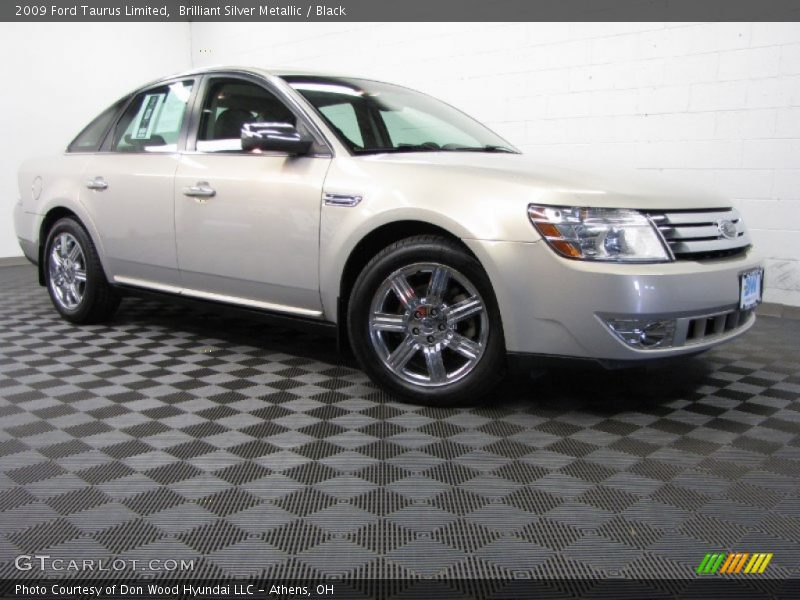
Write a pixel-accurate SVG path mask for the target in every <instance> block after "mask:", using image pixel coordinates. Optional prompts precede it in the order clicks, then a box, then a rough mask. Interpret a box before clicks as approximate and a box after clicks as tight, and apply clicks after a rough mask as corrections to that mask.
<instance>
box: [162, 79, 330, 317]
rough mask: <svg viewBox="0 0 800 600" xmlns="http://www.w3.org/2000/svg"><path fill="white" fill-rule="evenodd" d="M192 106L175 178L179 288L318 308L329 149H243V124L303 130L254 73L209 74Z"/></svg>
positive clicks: (297, 309) (248, 302)
mask: <svg viewBox="0 0 800 600" xmlns="http://www.w3.org/2000/svg"><path fill="white" fill-rule="evenodd" d="M197 104H198V106H199V118H198V119H197V121H198V122H197V125H196V127H193V131H191V132H190V134H189V138H188V142H187V151H186V153H184V154H183V155H182V157H181V159H180V163H179V165H178V169H177V173H176V176H175V230H176V242H177V252H178V264H179V265H180V271H181V280H182V282H183V288H184V294H186V295H187V296H195V297H200V298H207V299H211V300H218V301H223V302H230V303H234V304H239V305H243V306H252V307H257V308H262V309H266V310H272V311H278V312H283V313H289V314H296V315H302V316H311V317H319V316H321V314H322V313H321V309H322V307H321V301H320V295H319V272H318V269H319V223H320V209H321V204H322V185H323V182H324V180H325V175H326V173H327V171H328V166H329V164H330V161H331V156H330V152H329V151H328V150H327V148H326V147H324V146H320V145H318V144H315V148H316V149H315V150H312V152H311V153H310V154H309V155H308V156H289V155H287V154H282V153H265V152H260V151H249V152H245V151H243V150H242V145H241V129H242V126H243V125H244V124H246V123H253V122H262V123H263V122H270V123H275V122H281V123H291V124H293V125H295V126H297V127H298V129H301V130H303V128H304V124H303V121H302V117H301V116H300V115H298V114H296V112H295V111H293V110H292V109H290V108H289V107H288V106H287V105H286V104H285V103H284V102H283V101H282V100H281V99H280V97H279V95H278V94H276V93H275V92H273V91H272V90H270V89H268V87H267V86H266V85H265V84H264V83H263V82H260V81H259V80H257V79H251V78H247V77H239V76H234V75H232V76H227V75H226V76H223V75H214V76H211V75H209V76H207V77H206V78H205V80H204V83H203V90H202V91H201V93H200V95H199V96H198V99H197ZM305 131H306V132H307V133H309V134H310V131H309V130H308V129H306V130H305Z"/></svg>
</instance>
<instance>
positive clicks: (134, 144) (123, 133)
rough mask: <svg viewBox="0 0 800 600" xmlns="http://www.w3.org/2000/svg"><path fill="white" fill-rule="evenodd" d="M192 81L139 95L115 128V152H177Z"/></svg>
mask: <svg viewBox="0 0 800 600" xmlns="http://www.w3.org/2000/svg"><path fill="white" fill-rule="evenodd" d="M192 84H193V82H192V81H177V82H175V83H170V84H167V85H163V86H160V87H157V88H152V89H149V90H147V91H146V92H142V93H141V94H139V95H137V96H136V97H135V98H134V99H133V102H131V103H130V105H129V106H128V109H127V110H126V111H125V114H123V115H122V118H121V119H120V120H119V122H118V123H117V126H116V127H115V128H114V137H113V139H112V142H111V150H112V151H113V152H176V151H177V149H178V136H179V135H180V132H181V126H182V125H183V119H184V117H185V116H186V106H187V103H188V101H189V96H190V95H191V93H192Z"/></svg>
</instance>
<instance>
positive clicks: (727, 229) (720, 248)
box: [645, 208, 750, 260]
mask: <svg viewBox="0 0 800 600" xmlns="http://www.w3.org/2000/svg"><path fill="white" fill-rule="evenodd" d="M645 213H646V214H647V216H649V217H650V219H651V220H652V221H653V223H654V224H655V225H656V227H658V231H659V232H660V233H661V235H662V236H663V237H664V241H665V242H666V243H667V244H668V245H669V248H670V250H671V251H672V254H673V255H674V256H675V258H676V259H677V260H701V259H704V258H723V257H726V256H735V255H737V254H742V253H744V252H745V251H746V250H747V248H748V247H749V246H750V236H749V235H748V233H747V230H746V229H745V227H744V223H743V222H742V218H741V216H740V215H739V212H738V211H737V210H736V209H733V208H716V209H707V210H669V211H667V210H658V211H645ZM726 224H727V225H726ZM726 234H727V235H726Z"/></svg>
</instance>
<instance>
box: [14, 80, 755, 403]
mask: <svg viewBox="0 0 800 600" xmlns="http://www.w3.org/2000/svg"><path fill="white" fill-rule="evenodd" d="M19 189H20V199H19V203H18V204H17V207H16V212H15V224H16V231H17V236H18V238H19V241H20V244H21V246H22V249H23V251H24V253H25V255H26V256H27V257H28V258H29V259H30V260H32V261H33V262H35V263H37V264H38V265H39V272H40V281H41V283H42V284H44V285H46V286H47V290H48V292H49V294H50V296H51V297H52V300H53V304H54V305H55V307H56V310H58V312H59V313H61V315H63V316H64V318H66V319H68V320H70V321H73V322H76V323H90V322H97V321H101V320H104V319H108V318H109V317H110V316H111V315H112V313H113V312H114V310H115V309H116V307H117V305H118V302H119V297H120V295H122V294H123V293H125V292H129V291H135V290H139V291H141V290H147V291H150V292H157V293H163V294H168V295H172V296H180V297H184V298H191V299H194V300H204V301H210V302H214V303H222V304H225V305H233V306H238V307H241V308H244V309H249V310H251V311H258V312H260V313H264V314H268V315H273V316H282V317H283V318H284V319H285V320H288V321H297V320H303V321H306V322H315V323H317V324H319V325H321V326H325V327H328V328H330V329H331V330H332V331H336V332H337V333H338V335H339V337H340V340H342V341H346V342H347V343H348V344H349V346H350V347H351V348H352V350H353V352H354V353H355V355H356V357H357V358H358V360H359V362H360V364H361V365H362V367H363V368H364V370H365V371H366V372H367V373H368V374H369V375H370V376H371V377H372V378H373V379H374V380H375V381H376V382H377V383H378V384H380V385H381V386H382V387H383V388H384V389H386V390H388V391H389V392H391V393H393V394H396V395H399V396H402V397H405V398H409V399H413V400H416V401H422V402H431V403H438V404H447V403H452V402H456V401H460V400H464V399H471V398H475V397H478V396H480V395H481V394H483V393H485V392H486V391H487V390H488V389H489V388H490V387H491V386H492V385H493V384H494V383H495V382H496V381H497V379H498V378H499V377H500V375H501V374H502V373H503V371H504V369H505V367H506V366H507V365H515V364H518V365H526V364H532V363H531V360H530V359H541V358H542V357H549V358H559V357H572V358H584V359H594V360H597V361H599V362H601V363H604V364H606V365H610V364H614V365H616V364H641V363H642V362H643V361H648V360H651V359H662V358H666V357H672V356H677V355H685V354H692V353H696V352H699V351H702V350H705V349H708V348H710V347H712V346H714V345H716V344H719V343H721V342H724V341H726V340H729V339H731V338H733V337H735V336H737V335H739V334H741V333H743V332H744V331H746V330H747V329H748V328H749V327H750V326H751V325H752V324H753V321H754V318H755V316H754V308H755V306H756V305H757V304H758V302H759V301H760V299H761V289H762V279H763V276H762V274H763V270H762V267H761V265H760V263H759V262H758V261H757V260H755V259H754V258H753V257H752V255H751V253H750V239H749V236H748V233H747V231H746V229H745V227H744V224H743V222H742V219H741V217H740V215H739V213H738V212H737V211H736V210H735V209H733V208H732V207H731V204H730V203H729V202H727V201H725V200H721V199H717V198H714V197H706V196H703V195H700V194H698V193H696V192H693V191H687V190H685V189H683V188H681V187H677V186H674V185H667V184H665V183H664V182H663V181H662V180H661V179H660V178H658V177H657V176H656V177H655V178H647V177H645V176H643V175H641V174H636V173H633V174H626V175H619V174H616V173H613V174H612V173H611V172H609V171H602V172H600V173H595V174H593V175H592V174H587V173H584V172H581V171H579V170H575V169H570V168H566V167H564V166H558V165H555V164H548V163H547V162H536V161H532V160H530V159H529V158H526V157H525V156H523V155H522V154H521V153H520V152H519V151H517V150H516V149H514V148H513V147H512V146H510V145H509V144H508V142H506V141H504V140H503V139H502V138H500V137H499V136H498V135H496V134H495V133H493V132H492V131H490V130H488V129H487V128H486V127H484V126H483V125H481V124H480V123H478V122H476V121H474V120H473V119H471V118H469V117H468V116H466V115H464V114H463V113H461V112H459V111H458V110H456V109H454V108H452V107H451V106H449V105H447V104H444V103H442V102H440V101H437V100H435V99H433V98H431V97H429V96H426V95H424V94H421V93H418V92H415V91H412V90H409V89H407V88H403V87H399V86H396V85H390V84H386V83H379V82H376V81H371V80H366V79H357V78H349V77H332V76H322V75H313V74H303V73H294V72H283V71H279V72H276V71H269V72H268V71H263V70H259V69H240V68H228V69H206V70H199V71H194V72H190V73H187V74H185V75H180V76H176V77H170V78H167V79H164V80H161V81H158V82H155V83H152V84H150V85H147V86H145V87H143V88H141V89H139V90H137V91H135V92H133V93H131V94H130V95H128V96H126V97H124V98H122V99H121V100H120V101H119V102H117V103H115V104H114V105H113V106H111V107H110V108H109V109H107V110H106V111H105V112H103V113H102V114H101V115H100V116H98V117H97V118H96V119H95V120H94V121H92V122H91V123H90V124H89V125H88V126H87V127H86V128H85V129H84V130H83V131H82V132H81V133H80V134H79V135H78V137H77V138H75V140H74V141H73V142H72V143H71V144H70V145H69V147H68V149H67V150H66V152H65V153H64V154H63V155H61V156H58V157H53V158H47V159H37V160H30V161H28V162H26V163H25V164H24V165H23V167H22V170H21V173H20V178H19Z"/></svg>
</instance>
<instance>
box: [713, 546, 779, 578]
mask: <svg viewBox="0 0 800 600" xmlns="http://www.w3.org/2000/svg"><path fill="white" fill-rule="evenodd" d="M772 556H773V554H772V552H769V553H767V552H756V553H754V554H750V553H749V552H731V553H724V552H715V553H708V554H706V555H705V557H704V558H703V560H702V561H701V562H700V565H699V566H698V567H697V574H698V575H714V574H719V575H736V574H739V573H747V574H761V573H763V572H764V571H765V570H766V568H767V565H768V564H769V561H771V560H772Z"/></svg>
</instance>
